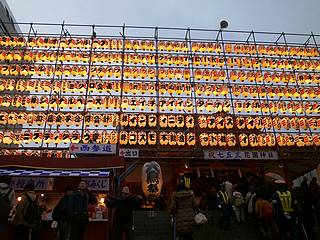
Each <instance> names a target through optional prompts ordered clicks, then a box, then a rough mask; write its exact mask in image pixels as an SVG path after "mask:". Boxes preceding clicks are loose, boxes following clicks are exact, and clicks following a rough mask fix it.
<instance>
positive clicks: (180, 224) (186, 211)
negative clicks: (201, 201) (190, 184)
mask: <svg viewBox="0 0 320 240" xmlns="http://www.w3.org/2000/svg"><path fill="white" fill-rule="evenodd" d="M170 210H171V212H172V213H173V214H175V217H176V231H177V235H182V234H188V233H190V234H191V233H192V232H193V229H194V226H195V221H194V216H195V214H196V212H197V211H198V206H197V203H196V198H195V196H194V194H193V191H191V190H189V191H179V192H174V193H173V196H172V201H171V208H170Z"/></svg>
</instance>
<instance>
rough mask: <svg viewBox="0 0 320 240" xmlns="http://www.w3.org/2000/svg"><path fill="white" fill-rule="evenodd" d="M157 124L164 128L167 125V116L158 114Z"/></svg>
mask: <svg viewBox="0 0 320 240" xmlns="http://www.w3.org/2000/svg"><path fill="white" fill-rule="evenodd" d="M159 126H160V127H161V128H166V127H167V126H168V116H167V115H160V117H159Z"/></svg>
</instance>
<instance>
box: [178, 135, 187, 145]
mask: <svg viewBox="0 0 320 240" xmlns="http://www.w3.org/2000/svg"><path fill="white" fill-rule="evenodd" d="M176 141H177V145H178V146H184V145H185V144H186V136H185V134H184V133H183V132H178V133H177V136H176Z"/></svg>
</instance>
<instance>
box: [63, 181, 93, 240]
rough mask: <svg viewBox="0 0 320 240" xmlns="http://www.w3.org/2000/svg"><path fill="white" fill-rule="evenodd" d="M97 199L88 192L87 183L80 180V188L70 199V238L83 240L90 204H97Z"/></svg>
mask: <svg viewBox="0 0 320 240" xmlns="http://www.w3.org/2000/svg"><path fill="white" fill-rule="evenodd" d="M96 203H97V199H96V197H95V196H94V195H92V194H91V193H90V192H88V189H87V183H86V182H85V181H80V183H79V186H78V190H77V191H75V192H74V193H73V194H72V195H71V196H70V200H69V201H68V208H67V209H68V221H70V222H71V230H70V239H71V240H82V239H83V238H84V234H85V229H86V225H87V223H88V220H89V215H88V206H89V204H96Z"/></svg>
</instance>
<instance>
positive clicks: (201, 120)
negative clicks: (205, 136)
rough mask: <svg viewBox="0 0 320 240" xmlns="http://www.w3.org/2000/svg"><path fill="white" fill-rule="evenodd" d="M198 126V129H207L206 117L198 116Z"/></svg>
mask: <svg viewBox="0 0 320 240" xmlns="http://www.w3.org/2000/svg"><path fill="white" fill-rule="evenodd" d="M198 126H199V127H200V128H207V126H208V124H207V117H206V116H203V115H202V116H199V117H198Z"/></svg>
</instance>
